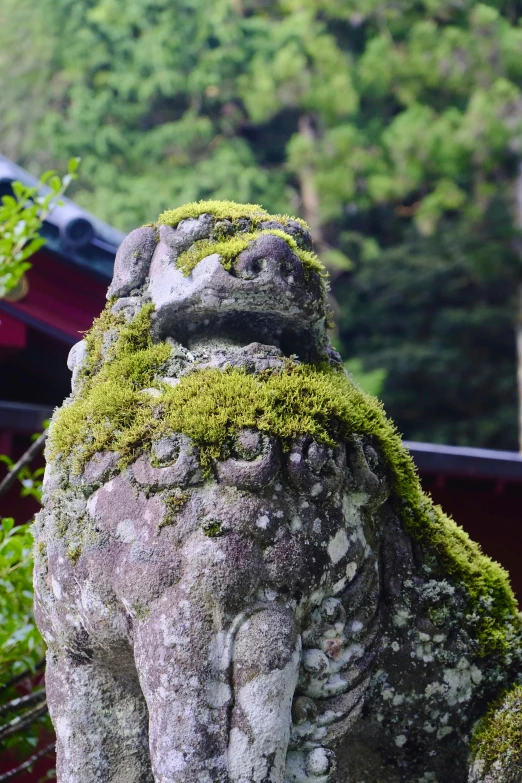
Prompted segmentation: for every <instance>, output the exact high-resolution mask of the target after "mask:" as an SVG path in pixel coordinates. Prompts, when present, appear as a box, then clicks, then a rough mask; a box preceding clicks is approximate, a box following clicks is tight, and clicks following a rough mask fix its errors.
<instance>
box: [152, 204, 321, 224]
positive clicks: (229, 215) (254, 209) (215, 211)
mask: <svg viewBox="0 0 522 783" xmlns="http://www.w3.org/2000/svg"><path fill="white" fill-rule="evenodd" d="M200 215H213V216H214V217H215V218H216V220H226V219H230V220H240V219H241V218H246V219H248V220H251V221H252V222H253V223H254V225H256V224H257V223H260V222H262V221H265V220H277V222H278V223H282V224H283V225H285V224H286V223H288V221H289V220H296V221H297V222H298V223H299V224H300V225H301V226H302V227H303V228H305V229H308V226H307V224H306V223H305V222H304V220H301V219H300V218H292V217H289V216H288V215H270V214H269V213H268V212H267V211H266V209H263V207H261V206H259V204H236V202H235V201H193V202H191V203H190V204H184V205H183V206H182V207H177V208H176V209H168V210H167V211H166V212H163V213H162V214H161V215H160V216H159V218H158V220H157V222H156V224H155V225H158V226H172V227H173V228H175V227H176V226H177V225H178V223H180V222H181V221H182V220H186V219H187V218H198V217H199V216H200Z"/></svg>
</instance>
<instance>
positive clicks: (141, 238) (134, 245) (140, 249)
mask: <svg viewBox="0 0 522 783" xmlns="http://www.w3.org/2000/svg"><path fill="white" fill-rule="evenodd" d="M157 241H158V235H157V231H156V229H154V228H150V227H148V226H144V227H143V228H136V229H135V230H134V231H131V233H130V234H129V235H128V236H126V237H125V239H124V240H123V242H122V243H121V245H120V247H119V249H118V252H117V253H116V259H115V261H114V277H113V279H112V283H111V284H110V286H109V290H108V291H107V298H110V297H111V296H126V295H127V294H130V292H131V291H132V290H133V289H134V288H139V287H140V286H141V285H143V283H144V282H145V278H146V276H147V274H148V271H149V266H150V260H151V258H152V254H153V253H154V250H155V248H156V244H157Z"/></svg>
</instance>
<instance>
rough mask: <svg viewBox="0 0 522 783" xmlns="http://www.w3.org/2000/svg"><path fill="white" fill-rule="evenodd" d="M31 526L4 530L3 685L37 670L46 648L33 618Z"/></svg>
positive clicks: (0, 600) (0, 555) (0, 599)
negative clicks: (26, 671) (27, 672)
mask: <svg viewBox="0 0 522 783" xmlns="http://www.w3.org/2000/svg"><path fill="white" fill-rule="evenodd" d="M29 528H30V526H29V525H18V526H17V527H15V526H14V520H13V519H11V518H7V519H2V523H1V527H0V684H1V683H5V682H6V681H7V680H9V679H11V678H12V677H14V676H16V674H20V672H22V671H25V670H26V669H34V667H35V665H36V664H37V663H38V661H39V660H40V659H41V658H42V657H43V654H44V646H43V642H42V639H41V637H40V634H39V632H38V630H37V628H36V625H35V622H34V617H33V587H32V573H33V572H32V569H33V564H32V558H31V551H32V544H33V540H32V536H31V532H30V529H29Z"/></svg>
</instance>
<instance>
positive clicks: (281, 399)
mask: <svg viewBox="0 0 522 783" xmlns="http://www.w3.org/2000/svg"><path fill="white" fill-rule="evenodd" d="M109 307H110V305H109ZM152 312H153V309H152V306H151V305H146V306H145V307H144V308H143V309H142V310H141V312H140V313H139V314H138V315H137V316H136V317H135V318H134V320H133V321H131V322H130V323H127V322H126V321H125V318H124V317H123V315H121V314H118V315H114V314H112V313H111V312H110V311H106V312H105V313H104V314H103V315H102V316H101V318H100V319H98V320H97V322H96V323H95V325H94V327H93V329H92V331H91V333H90V335H89V336H88V337H87V344H88V356H87V362H86V369H85V373H84V376H83V380H82V383H81V385H80V388H79V392H78V394H77V395H76V397H75V398H74V399H73V400H72V402H71V403H70V404H68V405H65V406H64V407H63V408H62V409H60V410H59V411H58V412H57V413H56V414H55V417H54V420H53V422H52V425H51V429H50V435H49V445H48V456H49V458H50V459H53V458H55V457H57V456H58V455H62V457H66V458H67V459H68V460H70V463H71V465H72V470H73V471H76V472H80V471H81V470H82V469H83V466H84V465H85V463H86V461H87V460H88V459H89V458H90V457H92V456H93V455H94V454H95V453H96V452H100V451H106V450H109V451H117V452H119V453H120V455H121V462H120V464H121V466H122V467H123V466H125V465H127V464H129V463H130V462H132V461H133V460H134V459H135V458H136V457H137V456H138V454H140V453H142V452H143V451H150V449H151V446H152V443H153V442H154V441H157V440H159V439H161V438H162V437H168V436H171V435H172V433H183V434H185V435H187V436H188V437H189V438H191V440H192V442H193V443H194V445H195V446H196V447H197V448H198V450H199V453H200V458H201V462H202V465H203V468H204V470H205V471H206V475H209V473H210V472H211V469H212V462H213V460H214V459H222V458H224V457H225V456H226V452H227V448H228V446H229V444H230V442H231V440H232V439H233V438H234V436H235V435H236V434H237V433H238V431H239V430H241V429H244V428H249V427H252V428H256V429H258V430H260V431H261V432H266V433H268V434H271V435H274V436H275V437H277V438H279V439H280V441H281V443H282V446H283V448H288V447H289V446H290V444H291V442H292V440H293V439H294V438H295V437H297V436H300V435H305V434H308V435H310V436H312V437H313V438H315V439H317V440H318V441H321V442H323V443H326V444H331V445H333V444H334V443H335V442H336V440H337V439H345V440H350V438H352V437H353V436H354V435H356V434H357V435H365V436H368V437H370V438H371V439H372V440H373V441H374V442H376V443H377V444H378V447H379V450H380V452H381V454H382V456H383V458H384V460H385V462H386V464H387V467H388V472H389V478H390V481H391V484H392V489H393V498H394V503H395V507H396V510H397V512H398V513H399V515H400V516H401V518H402V520H403V523H404V526H405V528H406V530H407V532H408V533H409V534H410V535H411V536H412V537H413V538H414V539H416V540H417V541H418V542H419V543H420V544H421V546H422V547H423V550H424V553H425V557H426V558H428V557H429V558H431V560H432V561H433V562H434V563H435V564H436V565H437V567H438V570H439V572H440V575H441V576H444V577H450V578H451V580H452V582H453V584H455V585H462V586H463V587H464V588H465V590H466V592H467V594H468V596H469V602H470V603H469V612H470V615H474V616H475V617H476V633H477V639H478V643H479V646H480V650H479V654H481V655H494V656H496V657H498V658H499V659H501V658H502V657H503V656H505V655H507V654H508V653H509V650H510V645H511V644H512V641H511V639H512V637H513V635H514V634H516V633H519V629H520V620H519V618H518V614H517V606H516V601H515V598H514V595H513V592H512V590H511V587H510V585H509V579H508V575H507V573H506V572H505V571H504V569H502V568H501V567H500V566H499V565H498V564H497V563H495V562H493V561H492V560H490V559H489V558H488V557H486V556H485V555H483V554H482V552H481V550H480V547H479V545H478V544H476V543H474V542H472V541H471V540H470V539H469V537H468V535H467V534H466V533H465V532H464V531H463V530H462V529H461V528H459V527H458V526H457V525H456V524H455V523H454V522H453V521H452V520H451V519H450V518H448V517H447V516H446V515H444V514H443V512H442V511H441V509H440V508H439V507H438V506H434V504H433V503H432V501H431V499H430V498H429V497H427V496H426V495H424V493H423V492H422V490H421V487H420V483H419V479H418V476H417V473H416V469H415V467H414V465H413V462H412V459H411V457H410V455H409V453H408V451H407V450H406V449H405V448H404V446H403V445H402V441H401V438H400V436H399V434H398V433H397V431H396V429H395V426H394V424H393V423H392V422H391V421H390V420H389V419H388V418H387V417H386V415H385V414H384V411H383V409H382V406H381V404H380V403H379V402H378V401H377V400H376V399H375V398H373V397H370V396H368V395H366V394H364V393H363V392H362V391H360V390H359V389H358V388H357V387H356V386H354V385H353V384H352V383H351V381H350V380H349V379H348V378H347V376H346V375H345V374H344V372H342V371H340V370H337V369H333V368H331V367H318V366H312V365H305V364H295V363H293V362H291V361H288V362H286V364H285V366H284V368H283V369H278V370H269V371H268V370H267V371H265V372H262V373H259V374H257V375H253V374H248V373H247V372H246V371H244V370H242V369H238V368H230V369H227V370H219V369H205V370H199V371H195V372H192V373H190V374H188V375H185V376H183V377H181V378H180V380H179V383H178V384H177V385H176V386H174V387H172V386H170V385H169V384H166V383H164V382H163V381H162V379H161V376H162V369H163V368H164V366H165V364H166V362H167V361H168V359H169V356H170V352H171V349H170V347H169V346H168V345H166V344H164V343H153V341H152V337H151V329H150V327H151V319H152ZM107 330H109V331H111V332H113V333H114V340H113V341H112V343H111V344H110V345H109V347H106V348H105V355H103V350H104V349H103V345H104V338H105V334H106V333H107ZM150 388H154V389H156V390H157V392H158V395H157V396H156V395H152V394H150V393H148V392H146V391H145V390H147V389H150Z"/></svg>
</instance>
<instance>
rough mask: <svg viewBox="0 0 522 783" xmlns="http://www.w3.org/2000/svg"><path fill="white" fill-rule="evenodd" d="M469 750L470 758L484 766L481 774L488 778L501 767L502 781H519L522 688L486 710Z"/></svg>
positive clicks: (521, 774) (506, 692) (520, 771)
mask: <svg viewBox="0 0 522 783" xmlns="http://www.w3.org/2000/svg"><path fill="white" fill-rule="evenodd" d="M470 748H471V755H472V758H473V759H474V760H480V761H482V762H483V767H482V769H481V774H487V773H488V772H490V771H491V770H492V769H493V768H494V767H495V766H497V767H498V766H499V765H500V767H501V769H502V778H501V779H502V780H503V781H504V780H505V781H506V783H507V782H508V781H510V782H511V781H513V783H515V781H517V780H520V776H522V685H517V686H515V687H514V688H511V689H510V690H508V691H505V692H504V693H502V694H501V696H500V697H499V698H498V699H496V700H495V702H494V703H493V704H492V705H491V706H490V707H489V709H488V710H487V712H486V714H485V715H484V717H483V718H482V719H481V720H480V721H479V722H478V724H477V726H476V728H475V731H474V732H473V736H472V739H471V745H470ZM495 779H496V778H495Z"/></svg>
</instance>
